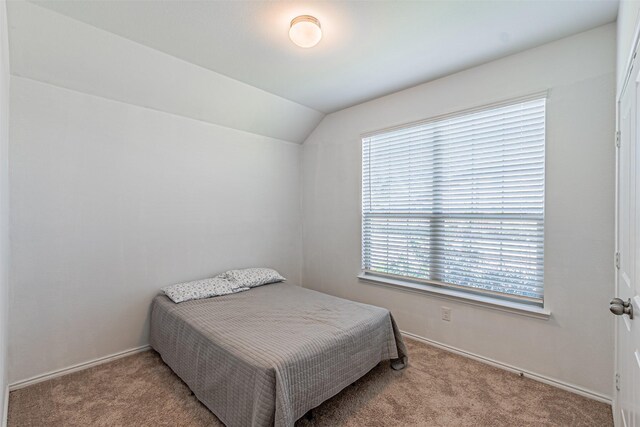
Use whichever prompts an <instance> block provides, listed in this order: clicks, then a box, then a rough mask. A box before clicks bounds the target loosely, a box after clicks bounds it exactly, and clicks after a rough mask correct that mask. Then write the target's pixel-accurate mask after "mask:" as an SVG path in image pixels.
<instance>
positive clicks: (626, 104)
mask: <svg viewBox="0 0 640 427" xmlns="http://www.w3.org/2000/svg"><path fill="white" fill-rule="evenodd" d="M635 56H636V55H635V54H634V56H633V58H634V59H633V60H632V64H630V66H629V69H630V71H629V72H628V73H629V74H628V80H627V83H626V85H625V86H624V89H623V92H622V94H621V96H620V99H619V101H618V131H619V132H620V133H619V135H618V136H619V148H618V150H617V168H616V169H617V201H616V212H617V215H616V245H617V253H616V266H617V268H616V292H617V298H619V299H618V300H614V301H612V304H611V311H612V312H614V314H617V316H616V317H617V319H616V391H615V394H616V396H615V405H614V414H613V416H614V419H615V421H616V425H617V426H626V427H640V280H639V279H640V236H638V233H639V232H640V194H639V192H640V167H639V165H640V133H639V132H638V131H639V126H638V122H639V117H638V114H639V113H640V108H639V105H638V103H639V102H640V96H639V95H640V94H639V93H638V91H639V88H640V84H639V83H640V82H639V78H640V75H639V74H638V71H640V63H637V62H638V59H636V58H635ZM638 56H640V55H638Z"/></svg>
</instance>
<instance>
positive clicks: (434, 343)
mask: <svg viewBox="0 0 640 427" xmlns="http://www.w3.org/2000/svg"><path fill="white" fill-rule="evenodd" d="M400 332H401V333H402V335H403V336H405V337H407V338H411V339H414V340H416V341H420V342H423V343H425V344H429V345H432V346H434V347H438V348H441V349H443V350H447V351H450V352H452V353H456V354H459V355H461V356H465V357H468V358H470V359H474V360H477V361H479V362H482V363H486V364H488V365H491V366H495V367H496V368H500V369H504V370H506V371H510V372H515V373H517V374H522V375H524V376H525V377H528V378H531V379H533V380H536V381H540V382H541V383H545V384H549V385H552V386H554V387H558V388H561V389H563V390H567V391H570V392H572V393H575V394H579V395H580V396H584V397H588V398H590V399H594V400H597V401H599V402H604V403H608V404H609V405H611V403H612V400H611V397H609V396H605V395H603V394H600V393H596V392H594V391H591V390H587V389H585V388H582V387H579V386H577V385H573V384H569V383H566V382H564V381H560V380H556V379H554V378H549V377H547V376H545V375H540V374H536V373H535V372H530V371H527V370H525V369H521V368H518V367H516V366H513V365H509V364H508V363H503V362H499V361H497V360H493V359H490V358H488V357H484V356H480V355H477V354H474V353H471V352H468V351H465V350H461V349H459V348H455V347H452V346H450V345H447V344H443V343H440V342H438V341H433V340H430V339H428V338H424V337H421V336H419V335H416V334H412V333H410V332H404V331H400Z"/></svg>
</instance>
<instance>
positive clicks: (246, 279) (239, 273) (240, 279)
mask: <svg viewBox="0 0 640 427" xmlns="http://www.w3.org/2000/svg"><path fill="white" fill-rule="evenodd" d="M218 277H220V278H222V279H227V280H229V281H231V282H234V283H236V286H239V287H247V288H255V287H256V286H260V285H266V284H268V283H275V282H284V281H285V280H287V279H285V278H284V277H282V276H281V275H280V273H278V272H277V271H275V270H274V269H272V268H245V269H243V270H229V271H227V272H225V273H223V274H221V275H219V276H218Z"/></svg>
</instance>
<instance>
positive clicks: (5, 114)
mask: <svg viewBox="0 0 640 427" xmlns="http://www.w3.org/2000/svg"><path fill="white" fill-rule="evenodd" d="M7 31H8V29H7V4H6V2H5V1H4V0H3V1H0V425H3V420H5V419H6V416H7V414H6V413H5V409H6V408H5V399H7V398H8V395H7V394H6V390H7V367H8V363H7V347H8V344H7V336H8V331H9V330H8V326H7V325H8V320H9V315H8V311H9V280H8V279H9V248H8V245H9V227H8V224H9V209H8V200H9V160H8V159H9V42H8V39H7V35H8V34H7Z"/></svg>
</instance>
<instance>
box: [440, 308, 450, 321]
mask: <svg viewBox="0 0 640 427" xmlns="http://www.w3.org/2000/svg"><path fill="white" fill-rule="evenodd" d="M442 320H445V321H447V322H450V321H451V309H450V308H449V307H442Z"/></svg>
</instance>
